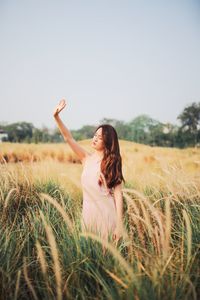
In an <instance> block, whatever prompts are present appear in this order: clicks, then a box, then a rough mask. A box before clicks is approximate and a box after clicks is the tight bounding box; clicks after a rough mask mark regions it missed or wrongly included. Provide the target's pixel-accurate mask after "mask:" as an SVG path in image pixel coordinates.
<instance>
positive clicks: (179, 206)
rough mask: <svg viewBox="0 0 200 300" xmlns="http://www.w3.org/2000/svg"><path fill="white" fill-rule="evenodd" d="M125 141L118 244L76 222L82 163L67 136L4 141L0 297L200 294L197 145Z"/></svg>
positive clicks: (0, 155)
mask: <svg viewBox="0 0 200 300" xmlns="http://www.w3.org/2000/svg"><path fill="white" fill-rule="evenodd" d="M79 143H80V144H81V145H82V146H83V147H85V148H86V149H87V150H90V151H92V149H91V148H90V141H89V140H85V141H80V142H79ZM120 148H121V155H122V163H123V174H124V178H125V180H126V183H125V184H124V186H123V200H124V234H123V238H122V239H121V240H120V241H119V243H118V244H117V245H116V244H113V243H112V242H111V241H109V242H105V241H103V240H101V239H100V237H99V236H98V235H95V234H91V233H83V232H81V231H80V213H81V207H82V191H81V185H80V176H81V171H82V165H81V163H80V161H79V159H78V158H77V157H76V155H75V154H74V153H73V152H72V150H71V149H70V148H69V146H68V145H67V144H11V143H2V144H0V211H1V214H0V299H48V300H49V299H59V300H60V299H125V300H126V299H127V300H129V299H131V300H134V299H135V300H143V299H144V300H151V299H152V300H156V299H162V300H173V299H180V300H182V299H188V300H192V299H199V298H200V217H199V215H200V149H195V148H189V149H172V148H159V147H150V146H145V145H140V144H136V143H132V142H128V141H122V140H120ZM103 247H104V248H106V252H105V253H104V252H103V251H102V249H103Z"/></svg>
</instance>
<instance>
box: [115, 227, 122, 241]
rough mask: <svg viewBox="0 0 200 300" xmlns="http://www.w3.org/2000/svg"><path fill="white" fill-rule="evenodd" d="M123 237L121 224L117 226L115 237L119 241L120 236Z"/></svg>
mask: <svg viewBox="0 0 200 300" xmlns="http://www.w3.org/2000/svg"><path fill="white" fill-rule="evenodd" d="M122 237H123V232H122V227H121V226H120V225H118V226H116V227H115V230H114V232H113V239H114V241H115V242H116V243H117V242H118V241H119V239H120V238H122Z"/></svg>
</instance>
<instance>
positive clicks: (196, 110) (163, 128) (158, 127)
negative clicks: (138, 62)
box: [0, 102, 200, 148]
mask: <svg viewBox="0 0 200 300" xmlns="http://www.w3.org/2000/svg"><path fill="white" fill-rule="evenodd" d="M177 119H178V120H179V121H180V126H178V125H174V124H171V123H162V122H160V121H158V120H155V119H152V118H151V117H150V116H148V115H145V114H144V115H140V116H137V117H136V118H134V119H133V120H131V121H130V122H124V121H122V120H116V119H108V118H103V119H102V120H100V122H99V124H97V125H85V126H83V127H82V128H80V129H78V130H71V133H72V135H73V137H74V138H75V139H76V140H83V139H90V138H92V137H93V134H94V130H95V128H96V127H97V126H98V125H100V124H105V123H107V124H111V125H112V126H114V127H115V129H116V131H117V133H118V137H119V139H123V140H127V141H133V142H137V143H142V144H147V145H151V146H163V147H179V148H184V147H190V146H191V147H194V146H195V147H197V146H200V102H199V103H195V102H193V103H192V104H190V105H188V106H186V107H185V108H184V109H183V111H182V112H181V113H180V114H179V115H178V117H177ZM0 129H1V131H0V132H4V133H7V137H4V138H2V141H9V142H18V143H24V142H25V143H60V142H63V138H62V136H61V134H60V132H59V130H58V128H55V129H53V130H50V129H48V128H47V127H43V128H42V129H38V128H36V127H35V126H34V125H33V124H32V123H28V122H17V123H12V124H0Z"/></svg>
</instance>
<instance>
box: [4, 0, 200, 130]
mask: <svg viewBox="0 0 200 300" xmlns="http://www.w3.org/2000/svg"><path fill="white" fill-rule="evenodd" d="M0 41H1V42H0V43H1V45H0V122H3V121H4V122H8V123H12V122H17V121H26V122H31V123H33V124H34V125H35V126H36V127H42V126H47V127H49V128H54V127H55V126H56V125H55V121H54V119H53V116H52V112H53V110H54V107H55V106H56V104H57V103H58V102H59V100H60V99H61V98H62V97H65V98H66V100H67V107H66V108H65V110H64V111H63V112H62V113H61V117H62V119H63V121H64V122H65V124H66V125H67V126H68V127H69V128H70V129H78V128H80V127H82V126H83V125H86V124H90V125H96V124H97V123H98V122H99V121H100V120H101V119H102V118H104V117H107V118H114V119H118V120H123V121H125V122H128V121H131V120H132V119H133V118H135V117H136V116H138V115H140V114H148V115H149V116H151V117H152V118H155V119H157V120H159V121H161V122H171V123H174V124H175V123H177V121H176V118H177V115H178V114H179V113H180V112H181V111H182V110H183V108H184V107H185V106H186V105H187V104H190V103H192V102H199V101H200V1H198V0H196V1H194V0H187V1H185V0H180V1H178V0H177V1H176V0H168V1H162V0H160V1H151V0H146V1H143V0H138V1H134V0H132V1H131V0H129V1H127V0H121V1H118V0H114V1H112V0H98V1H97V0H91V1H88V0H82V1H81V0H79V1H78V0H77V1H76V0H73V1H72V0H71V1H68V0H65V1H64V0H63V1H61V0H57V1H56V0H54V1H53V0H48V1H47V0H46V1H45V0H42V1H41V0H15V1H14V0H0Z"/></svg>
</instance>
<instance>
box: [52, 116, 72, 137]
mask: <svg viewBox="0 0 200 300" xmlns="http://www.w3.org/2000/svg"><path fill="white" fill-rule="evenodd" d="M54 119H55V121H56V123H57V125H58V128H59V130H60V132H61V134H62V136H63V138H64V140H65V141H66V142H68V141H69V140H70V139H73V136H72V134H71V132H70V131H69V129H67V127H66V126H65V125H64V123H63V122H62V120H61V119H60V117H59V115H56V116H54Z"/></svg>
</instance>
